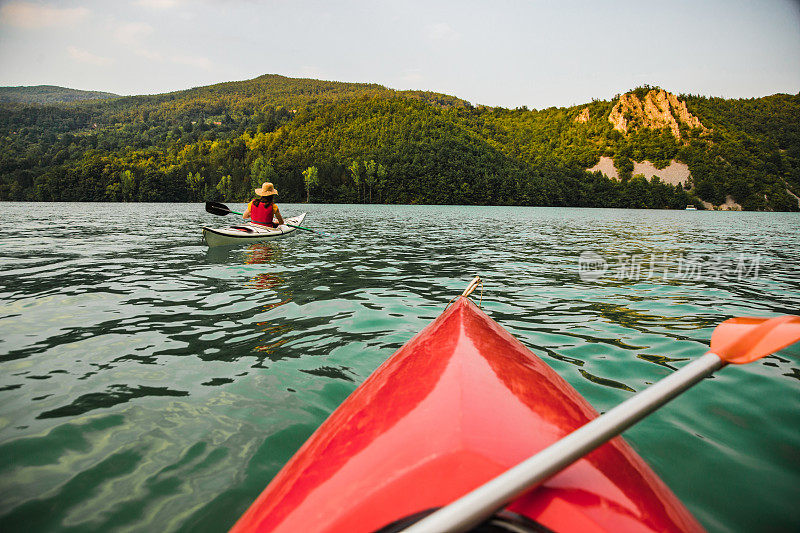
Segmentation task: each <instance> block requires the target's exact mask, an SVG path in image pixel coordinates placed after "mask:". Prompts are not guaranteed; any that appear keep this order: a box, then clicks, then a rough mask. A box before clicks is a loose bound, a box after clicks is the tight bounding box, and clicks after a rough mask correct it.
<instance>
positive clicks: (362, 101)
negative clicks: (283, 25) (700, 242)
mask: <svg viewBox="0 0 800 533" xmlns="http://www.w3.org/2000/svg"><path fill="white" fill-rule="evenodd" d="M665 94H666V95H668V93H665V92H664V91H661V90H660V89H658V88H651V87H647V86H645V87H640V88H637V89H635V90H633V91H631V92H630V93H626V94H625V95H621V96H617V97H616V98H614V99H613V100H611V101H593V102H591V103H589V104H585V105H582V106H575V107H571V108H549V109H545V110H528V109H526V108H519V109H513V110H512V109H504V108H492V107H484V106H473V105H471V104H470V103H469V102H466V101H464V100H461V99H459V98H456V97H453V96H448V95H443V94H438V93H432V92H423V91H394V90H391V89H387V88H385V87H382V86H380V85H375V84H354V83H340V82H328V81H319V80H307V79H293V78H286V77H282V76H276V75H265V76H261V77H258V78H255V79H253V80H248V81H243V82H229V83H221V84H217V85H211V86H208V87H199V88H194V89H189V90H186V91H179V92H174V93H166V94H160V95H150V96H131V97H119V98H112V99H102V100H100V99H93V100H83V101H75V102H70V103H58V104H44V105H43V104H32V103H20V102H0V138H2V140H3V144H2V147H0V199H4V200H44V201H56V200H63V201H67V200H71V201H153V202H161V201H202V200H206V199H219V200H231V201H234V200H246V199H248V198H249V197H250V196H251V195H252V189H253V188H254V187H256V186H260V184H261V183H262V182H264V181H272V182H273V183H275V185H276V187H277V188H278V189H279V190H280V191H281V200H283V201H301V200H306V199H307V198H308V199H310V200H311V201H318V202H373V203H375V202H377V203H434V204H496V205H552V206H595V207H641V208H683V207H685V206H686V205H687V204H696V205H698V207H700V206H701V201H705V202H708V203H710V204H714V205H719V204H723V203H725V202H726V200H729V199H732V200H733V201H735V202H737V203H738V204H740V205H741V206H742V207H743V208H744V209H759V210H798V199H797V196H800V95H774V96H769V97H765V98H757V99H748V100H725V99H720V98H706V97H701V96H691V95H683V96H680V97H679V98H677V99H676V97H674V96H673V95H668V96H669V98H671V100H669V102H672V103H669V102H667V100H668V98H667V97H666V96H665ZM658 98H661V100H658ZM653 102H656V103H655V104H654V103H653ZM659 102H660V103H659ZM664 102H667V103H664ZM623 103H624V104H625V106H623V105H622V104H623ZM640 104H641V105H640ZM637 106H639V107H637ZM648 106H649V107H648ZM653 106H655V107H653ZM658 106H661V108H664V109H666V111H664V110H663V109H661V108H660V107H658ZM639 108H641V109H643V110H644V111H642V113H643V114H640V113H639V112H638V111H636V110H637V109H639ZM648 109H649V110H650V111H647V110H648ZM653 109H658V110H660V111H659V112H661V111H663V113H664V114H665V116H666V119H667V120H672V121H673V122H672V123H671V126H670V125H669V124H668V125H665V126H663V127H662V126H661V123H660V122H657V121H655V122H654V120H656V119H658V120H661V117H656V119H653V117H650V116H648V115H647V113H646V111H647V112H652V110H653ZM651 114H652V113H651ZM673 114H674V116H675V117H677V118H676V119H675V120H673V119H672V118H671V117H672V116H673ZM610 116H611V117H612V119H613V118H614V117H616V119H617V121H618V122H619V121H622V122H623V123H624V125H625V128H624V129H621V127H620V126H619V124H614V123H612V120H609V117H610ZM687 117H688V118H687ZM623 119H624V120H623ZM692 120H696V121H697V122H692ZM664 124H667V123H664ZM670 127H671V128H672V129H670ZM676 134H677V135H676ZM603 156H605V157H608V158H612V159H613V162H614V164H615V166H616V168H617V169H618V170H619V176H620V179H611V178H608V177H606V176H604V175H603V174H601V173H599V172H587V170H586V169H588V168H591V167H592V166H593V165H595V164H596V163H597V162H598V161H599V160H600V158H601V157H603ZM643 160H648V161H650V162H652V163H653V164H654V165H655V166H656V167H657V168H664V167H666V166H667V165H668V164H669V163H670V162H671V161H673V160H676V161H681V162H683V163H686V164H687V165H688V168H689V169H690V171H691V175H692V179H691V181H690V182H688V183H685V184H683V185H680V184H679V185H670V184H669V183H665V182H664V181H662V180H660V179H659V178H658V177H653V178H651V179H645V178H644V176H641V175H633V173H632V171H633V169H634V162H635V161H643Z"/></svg>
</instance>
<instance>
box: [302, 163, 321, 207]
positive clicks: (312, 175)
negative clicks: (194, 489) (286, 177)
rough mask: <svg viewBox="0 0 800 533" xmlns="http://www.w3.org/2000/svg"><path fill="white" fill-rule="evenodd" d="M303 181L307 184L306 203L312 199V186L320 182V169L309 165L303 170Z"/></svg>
mask: <svg viewBox="0 0 800 533" xmlns="http://www.w3.org/2000/svg"><path fill="white" fill-rule="evenodd" d="M303 181H305V184H306V203H308V202H310V201H311V187H316V186H317V185H318V184H319V171H318V170H317V167H308V168H307V169H305V170H304V171H303Z"/></svg>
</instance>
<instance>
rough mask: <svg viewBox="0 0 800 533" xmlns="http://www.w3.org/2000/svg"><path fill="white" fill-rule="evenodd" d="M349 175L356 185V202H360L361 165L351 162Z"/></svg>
mask: <svg viewBox="0 0 800 533" xmlns="http://www.w3.org/2000/svg"><path fill="white" fill-rule="evenodd" d="M349 170H350V175H351V176H352V177H353V183H355V184H356V191H357V193H356V196H357V198H358V201H359V202H360V201H361V182H362V180H363V176H364V172H363V170H362V169H361V163H359V162H358V161H353V162H352V163H351V164H350V167H349Z"/></svg>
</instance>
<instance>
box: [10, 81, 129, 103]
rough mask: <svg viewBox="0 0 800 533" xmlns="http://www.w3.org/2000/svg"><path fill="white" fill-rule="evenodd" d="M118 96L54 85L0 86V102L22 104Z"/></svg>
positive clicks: (116, 95)
mask: <svg viewBox="0 0 800 533" xmlns="http://www.w3.org/2000/svg"><path fill="white" fill-rule="evenodd" d="M107 98H119V95H118V94H114V93H105V92H101V91H81V90H79V89H67V88H66V87H57V86H55V85H35V86H32V87H0V102H18V103H23V104H60V103H67V102H76V101H78V100H96V99H107Z"/></svg>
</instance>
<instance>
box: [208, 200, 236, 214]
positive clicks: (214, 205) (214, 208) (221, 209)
mask: <svg viewBox="0 0 800 533" xmlns="http://www.w3.org/2000/svg"><path fill="white" fill-rule="evenodd" d="M206 211H208V212H209V213H211V214H212V215H223V216H224V215H229V214H230V213H231V210H230V209H228V206H227V205H225V204H221V203H219V202H206Z"/></svg>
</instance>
